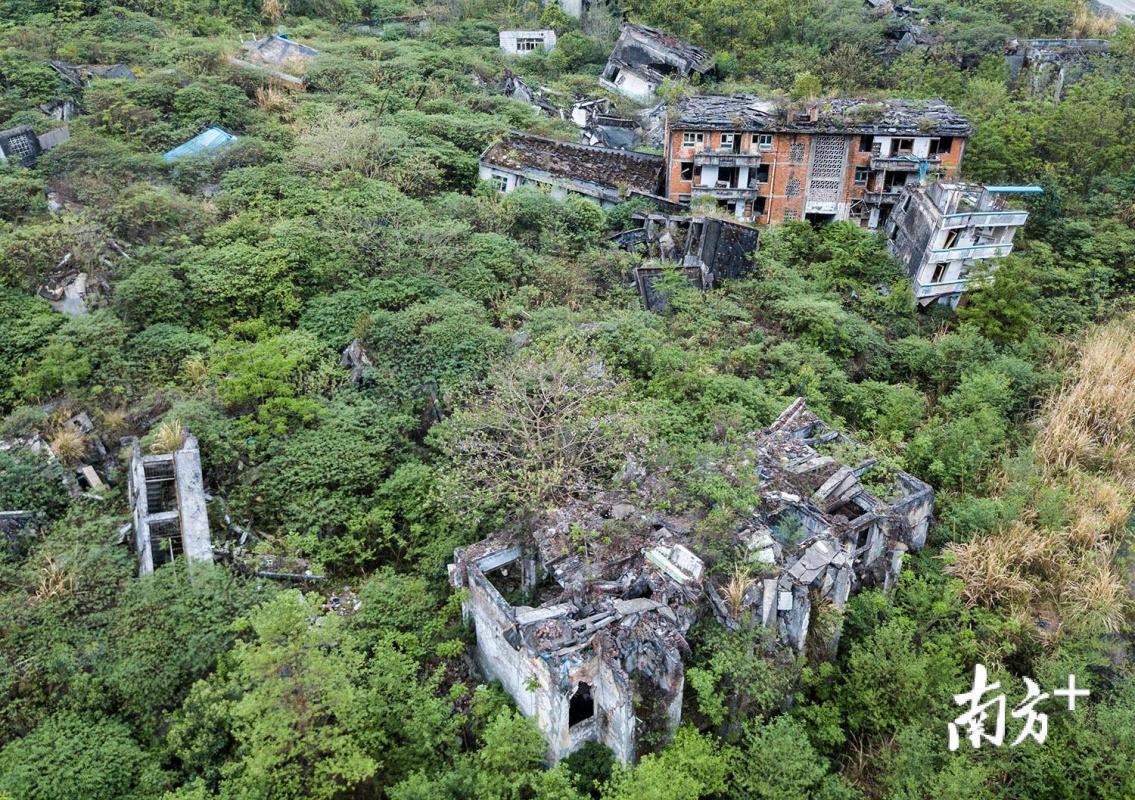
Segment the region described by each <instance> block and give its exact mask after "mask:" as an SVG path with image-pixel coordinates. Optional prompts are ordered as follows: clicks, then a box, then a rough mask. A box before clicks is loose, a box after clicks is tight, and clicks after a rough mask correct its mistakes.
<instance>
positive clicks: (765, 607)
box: [450, 399, 934, 762]
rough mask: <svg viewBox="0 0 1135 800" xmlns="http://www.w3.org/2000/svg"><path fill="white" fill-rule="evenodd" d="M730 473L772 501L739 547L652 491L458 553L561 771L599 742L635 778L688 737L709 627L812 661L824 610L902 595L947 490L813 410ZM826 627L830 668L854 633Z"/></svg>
mask: <svg viewBox="0 0 1135 800" xmlns="http://www.w3.org/2000/svg"><path fill="white" fill-rule="evenodd" d="M730 468H731V469H732V468H736V469H748V470H755V473H756V475H755V477H756V479H757V480H758V482H759V487H760V495H761V503H760V505H759V508H758V510H757V511H756V512H755V513H754V514H753V515H752V517H750V518H749V519H747V520H745V521H743V522H742V524H740V525H739V526H737V527H736V528H735V529H733V530H732V532H730V533H721V532H720V531H719V530H718V529H710V528H708V527H705V528H703V523H702V520H701V518H699V517H697V516H696V515H694V516H690V515H686V516H679V515H673V514H670V513H668V512H662V511H660V509H662V508H663V507H664V506H663V503H662V500H663V498H665V497H667V496H668V492H667V490H666V486H665V485H663V484H662V483H655V482H654V479H653V478H652V476H648V475H643V474H638V475H635V476H634V478H633V482H632V479H630V478H628V480H627V481H625V482H624V486H623V488H622V489H619V490H612V491H611V492H609V493H605V494H602V495H599V496H597V497H593V498H590V499H588V500H579V501H575V502H572V503H569V504H568V505H566V506H564V507H562V508H560V509H557V510H555V511H551V512H548V513H547V514H546V515H545V516H543V517H542V518H540V519H539V520H538V521H537V522H536V523H535V524H533V525H532V526H530V527H527V528H525V529H524V530H522V531H519V532H514V533H501V534H500V535H498V536H493V537H490V538H489V539H487V540H485V541H482V542H479V543H478V544H476V545H473V546H471V547H468V548H463V549H458V550H457V552H456V553H455V557H454V563H453V564H452V565H451V567H450V581H451V583H452V584H453V586H454V587H457V588H463V589H465V590H466V591H467V595H466V598H465V605H464V609H465V614H466V617H467V618H468V619H470V620H471V621H472V623H473V626H474V628H475V631H476V637H477V651H476V656H477V661H478V663H479V665H480V667H481V669H482V671H483V672H484V674H485V676H486V677H487V678H490V679H497V680H499V681H500V682H501V684H502V686H503V687H504V689H505V691H506V692H508V694H509V695H511V696H512V698H513V699H514V700H515V701H516V704H517V706H518V707H519V708H520V710H521V711H522V712H523V713H524V714H525V715H527V716H529V717H531V718H532V719H534V720H535V722H536V725H537V726H538V727H539V728H540V730H541V731H542V732H543V734H544V736H545V738H546V739H547V741H548V757H549V760H551V761H552V762H555V761H558V760H559V759H561V758H563V757H564V756H566V755H568V754H570V753H571V752H573V751H575V750H576V749H578V748H579V747H581V746H582V745H583V744H584V743H585V742H589V741H597V742H601V743H603V744H605V745H607V746H608V747H610V748H611V750H612V751H613V752H614V754H615V757H616V758H618V759H619V760H620V761H624V762H626V761H631V760H633V759H634V758H636V756H637V755H638V754H640V753H641V752H642V744H643V742H644V741H654V742H655V743H657V742H658V740H659V739H660V738H663V737H664V736H665V735H666V734H667V733H668V732H669V731H672V730H674V728H676V727H677V725H678V724H679V722H680V720H681V712H682V697H683V693H684V687H685V668H684V662H685V658H686V657H687V656H688V654H689V644H688V643H687V640H686V633H687V632H688V630H689V629H690V626H691V625H692V624H693V623H694V621H695V620H697V619H698V618H699V617H703V616H707V615H712V616H713V617H714V618H715V619H716V620H717V621H718V622H719V623H720V624H723V625H724V626H725V627H726V628H728V629H731V630H732V629H737V628H738V627H740V626H741V625H742V624H750V625H761V626H764V628H765V629H766V630H767V631H768V636H769V638H770V639H771V640H772V641H774V642H778V643H779V646H780V647H781V648H792V649H793V650H795V651H797V652H799V651H804V650H805V649H807V646H808V645H809V642H810V639H809V632H810V630H811V627H812V626H811V622H812V618H813V615H814V613H820V612H819V611H818V610H817V609H823V608H827V607H828V606H829V605H830V607H831V608H833V609H835V610H837V611H838V610H842V609H843V608H844V605H845V604H846V602H847V600H848V598H849V597H850V596H851V594H852V593H853V592H854V591H855V590H856V588H857V587H859V586H876V585H878V586H883V587H884V588H886V587H889V586H891V585H892V584H893V583H894V581H895V579H896V577H897V576H898V574H899V571H900V569H901V567H902V554H903V553H905V552H907V551H909V550H916V549H918V548H920V547H922V546H923V545H924V544H925V541H926V535H927V531H928V528H929V525H930V516H931V512H932V509H933V503H934V494H933V490H932V489H931V488H930V487H929V486H928V485H926V484H925V483H923V482H922V481H920V480H918V479H917V478H915V477H913V476H911V475H909V474H907V473H905V472H902V471H901V470H898V469H895V468H893V467H890V466H887V465H885V464H883V463H881V462H879V461H877V460H876V459H875V458H873V457H872V456H871V454H870V453H869V452H868V451H867V450H866V449H865V448H864V447H863V446H862V445H861V444H859V443H858V442H856V441H855V440H854V439H852V438H850V437H848V436H846V435H844V434H842V433H840V432H839V431H836V430H834V429H832V428H831V427H829V426H828V425H827V424H825V423H824V422H823V421H821V420H820V419H819V418H818V417H816V415H815V414H813V413H811V412H810V411H808V409H807V408H806V407H805V404H804V401H803V400H802V399H799V400H797V401H795V402H794V403H792V404H791V405H790V406H789V407H788V409H787V410H786V411H785V412H784V413H783V414H781V416H780V417H779V418H778V419H777V420H776V421H775V422H774V423H773V424H772V425H771V426H769V427H768V428H766V429H765V430H763V431H760V432H759V433H755V434H753V435H752V436H751V437H749V439H748V440H747V442H746V444H745V446H744V448H743V449H742V452H741V453H739V457H738V458H737V460H736V464H735V465H733V466H732V467H730ZM666 507H668V506H666ZM709 537H715V538H714V539H712V540H711V539H710V538H709ZM706 545H711V546H708V547H707V546H706ZM723 553H726V554H728V555H726V556H723V555H722V554H723ZM825 622H831V623H832V624H824V625H821V626H819V627H818V628H817V629H816V631H815V632H814V633H813V634H812V637H813V638H821V639H824V640H825V641H824V642H822V647H823V648H824V649H825V650H826V651H828V652H830V650H831V648H832V647H833V645H834V640H835V639H836V638H837V637H838V616H835V617H832V618H831V619H830V620H828V619H826V620H825Z"/></svg>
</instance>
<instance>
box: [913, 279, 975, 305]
mask: <svg viewBox="0 0 1135 800" xmlns="http://www.w3.org/2000/svg"><path fill="white" fill-rule="evenodd" d="M968 283H969V279H968V278H961V279H959V280H956V281H941V282H939V283H919V282H918V281H915V282H914V296H915V297H917V298H918V299H919V300H922V299H925V298H928V297H939V296H941V295H945V294H956V293H958V292H964V291H965V289H966V285H967V284H968Z"/></svg>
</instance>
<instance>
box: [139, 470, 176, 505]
mask: <svg viewBox="0 0 1135 800" xmlns="http://www.w3.org/2000/svg"><path fill="white" fill-rule="evenodd" d="M142 472H143V474H145V476H146V513H148V514H164V513H165V512H167V511H176V510H177V482H176V481H175V480H174V472H173V461H152V462H149V463H144V464H143V465H142Z"/></svg>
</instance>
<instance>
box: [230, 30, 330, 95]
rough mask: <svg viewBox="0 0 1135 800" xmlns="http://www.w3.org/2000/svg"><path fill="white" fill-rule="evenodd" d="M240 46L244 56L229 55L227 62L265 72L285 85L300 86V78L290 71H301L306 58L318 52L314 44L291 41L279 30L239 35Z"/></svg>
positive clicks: (290, 86)
mask: <svg viewBox="0 0 1135 800" xmlns="http://www.w3.org/2000/svg"><path fill="white" fill-rule="evenodd" d="M240 49H241V51H242V52H243V53H244V54H245V58H238V57H236V56H230V57H229V59H228V61H229V63H230V64H232V65H233V66H235V67H241V68H244V69H252V70H255V71H257V72H260V73H262V74H265V75H267V76H268V77H270V78H272V79H273V80H274V81H275V82H276V83H277V84H278V85H280V86H283V87H284V88H287V89H303V87H304V80H303V78H302V77H300V76H298V75H294V74H293V72H298V71H302V68H303V67H304V66H305V65H306V64H307V62H309V61H311V59H313V58H315V57H316V56H317V55H319V51H318V50H316V49H315V48H314V47H308V46H307V45H306V44H300V43H299V42H295V41H292V40H291V39H289V38H288V36H287V35H286V34H282V33H274V34H271V35H270V36H265V37H264V38H262V39H250V40H247V41H246V40H245V39H244V37H241V42H240ZM274 67H287V68H288V69H290V70H291V71H283V70H281V69H274Z"/></svg>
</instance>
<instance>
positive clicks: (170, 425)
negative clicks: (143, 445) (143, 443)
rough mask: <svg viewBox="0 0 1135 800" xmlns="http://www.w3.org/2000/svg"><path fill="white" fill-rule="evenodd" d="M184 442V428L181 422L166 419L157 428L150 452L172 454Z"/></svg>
mask: <svg viewBox="0 0 1135 800" xmlns="http://www.w3.org/2000/svg"><path fill="white" fill-rule="evenodd" d="M184 442H185V428H183V427H182V426H181V420H178V419H167V420H166V421H165V422H163V423H162V424H161V425H159V426H158V430H157V432H156V433H155V434H154V441H153V443H152V444H151V445H150V450H151V451H152V452H154V453H172V452H174V451H175V450H177V449H179V448H180V447H181V445H182V444H183V443H184Z"/></svg>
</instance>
